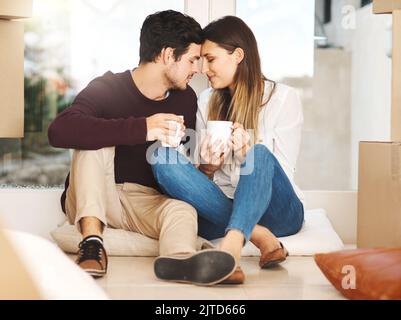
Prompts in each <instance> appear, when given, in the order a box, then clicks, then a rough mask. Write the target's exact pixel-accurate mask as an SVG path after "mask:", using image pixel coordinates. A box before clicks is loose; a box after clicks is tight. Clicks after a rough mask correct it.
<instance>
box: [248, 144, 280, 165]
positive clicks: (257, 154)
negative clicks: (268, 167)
mask: <svg viewBox="0 0 401 320" xmlns="http://www.w3.org/2000/svg"><path fill="white" fill-rule="evenodd" d="M250 152H252V154H253V157H254V159H255V163H260V162H263V163H264V162H266V161H268V162H271V161H274V159H275V158H274V155H273V154H272V153H271V152H270V150H269V149H268V148H267V147H266V146H265V145H263V144H255V145H254V146H253V147H252V149H251V150H250Z"/></svg>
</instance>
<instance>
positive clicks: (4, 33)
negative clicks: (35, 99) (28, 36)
mask: <svg viewBox="0 0 401 320" xmlns="http://www.w3.org/2000/svg"><path fill="white" fill-rule="evenodd" d="M0 114H1V121H0V138H21V137H23V136H24V24H23V22H20V21H8V20H0Z"/></svg>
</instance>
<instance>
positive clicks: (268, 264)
mask: <svg viewBox="0 0 401 320" xmlns="http://www.w3.org/2000/svg"><path fill="white" fill-rule="evenodd" d="M285 260H286V258H283V259H278V260H273V261H268V262H266V263H265V264H263V265H262V269H269V268H273V267H275V266H277V265H278V264H280V263H281V262H283V261H285Z"/></svg>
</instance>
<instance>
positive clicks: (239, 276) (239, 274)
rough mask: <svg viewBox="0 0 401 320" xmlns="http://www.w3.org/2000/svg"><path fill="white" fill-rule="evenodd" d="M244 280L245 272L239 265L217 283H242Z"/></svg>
mask: <svg viewBox="0 0 401 320" xmlns="http://www.w3.org/2000/svg"><path fill="white" fill-rule="evenodd" d="M244 282H245V274H244V272H243V271H242V269H241V267H237V268H236V269H235V271H234V273H233V274H232V275H231V276H229V277H228V278H226V279H224V280H223V281H222V282H220V283H219V284H243V283H244Z"/></svg>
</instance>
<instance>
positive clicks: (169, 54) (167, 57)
mask: <svg viewBox="0 0 401 320" xmlns="http://www.w3.org/2000/svg"><path fill="white" fill-rule="evenodd" d="M160 59H161V61H162V62H163V64H170V63H172V62H174V49H173V48H170V47H167V48H163V49H162V51H161V52H160Z"/></svg>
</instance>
